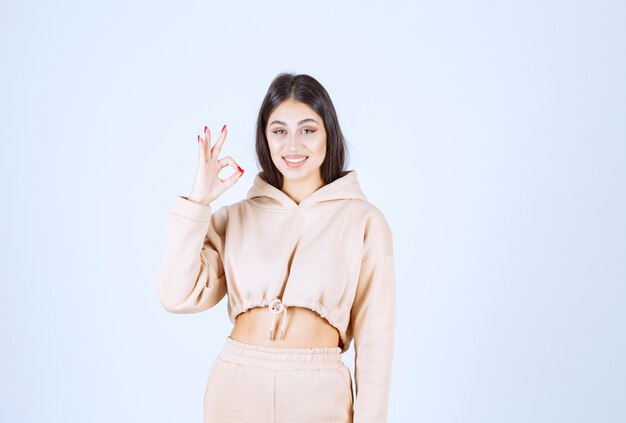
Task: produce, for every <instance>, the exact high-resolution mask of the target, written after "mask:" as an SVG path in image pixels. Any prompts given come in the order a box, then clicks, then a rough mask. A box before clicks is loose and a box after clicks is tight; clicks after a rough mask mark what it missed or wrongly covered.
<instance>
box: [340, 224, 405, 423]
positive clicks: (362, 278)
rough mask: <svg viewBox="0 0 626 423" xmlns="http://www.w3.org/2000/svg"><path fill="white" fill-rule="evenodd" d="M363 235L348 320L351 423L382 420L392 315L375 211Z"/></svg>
mask: <svg viewBox="0 0 626 423" xmlns="http://www.w3.org/2000/svg"><path fill="white" fill-rule="evenodd" d="M373 220H374V222H372V224H371V225H370V227H369V229H368V230H367V231H366V235H365V250H364V260H363V261H362V263H361V270H360V273H359V280H358V285H357V289H356V295H355V299H354V303H353V306H352V310H351V314H350V320H351V326H352V331H353V336H354V361H355V365H354V378H355V387H356V399H355V407H354V423H366V422H367V423H382V422H386V421H387V409H388V397H389V390H390V387H391V366H392V360H393V349H394V347H393V344H394V331H395V313H396V287H395V267H394V258H393V241H392V236H391V230H390V228H389V225H388V224H387V222H386V220H385V219H384V217H382V215H381V214H378V218H377V219H373Z"/></svg>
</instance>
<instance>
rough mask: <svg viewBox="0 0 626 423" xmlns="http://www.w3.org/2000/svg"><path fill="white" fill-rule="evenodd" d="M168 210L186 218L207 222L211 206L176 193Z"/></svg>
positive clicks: (209, 217)
mask: <svg viewBox="0 0 626 423" xmlns="http://www.w3.org/2000/svg"><path fill="white" fill-rule="evenodd" d="M170 211H171V212H172V213H174V214H177V215H179V216H182V217H186V218H187V219H191V220H196V221H199V222H208V221H209V220H210V219H211V212H212V211H213V210H212V208H211V206H210V205H208V206H205V205H203V204H199V203H196V202H195V201H191V200H189V199H188V198H187V197H185V196H183V195H177V196H176V199H175V200H174V204H173V205H172V208H171V209H170Z"/></svg>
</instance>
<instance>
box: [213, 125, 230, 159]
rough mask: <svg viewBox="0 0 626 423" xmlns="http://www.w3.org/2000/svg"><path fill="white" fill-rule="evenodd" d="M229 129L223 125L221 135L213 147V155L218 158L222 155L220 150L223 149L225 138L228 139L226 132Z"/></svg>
mask: <svg viewBox="0 0 626 423" xmlns="http://www.w3.org/2000/svg"><path fill="white" fill-rule="evenodd" d="M227 132H228V129H226V125H224V126H222V132H221V133H220V137H219V138H218V139H217V141H216V142H215V145H214V146H213V147H212V148H211V157H213V158H215V159H217V158H218V157H219V156H220V152H221V151H222V145H223V144H224V140H225V139H226V133H227Z"/></svg>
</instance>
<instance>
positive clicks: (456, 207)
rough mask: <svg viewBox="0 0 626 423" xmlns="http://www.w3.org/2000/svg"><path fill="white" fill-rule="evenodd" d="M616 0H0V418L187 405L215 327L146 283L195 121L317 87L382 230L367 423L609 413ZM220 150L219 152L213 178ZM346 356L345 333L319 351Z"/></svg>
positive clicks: (625, 409) (242, 138) (98, 416)
mask: <svg viewBox="0 0 626 423" xmlns="http://www.w3.org/2000/svg"><path fill="white" fill-rule="evenodd" d="M625 18H626V7H625V6H624V3H623V2H617V1H616V2H604V1H593V2H592V1H577V2H566V1H553V2H539V1H530V2H529V1H525V2H521V1H516V2H512V1H508V2H488V1H478V2H450V1H448V2H410V3H409V2H395V1H391V2H390V1H386V2H377V3H372V2H357V1H351V2H329V1H319V2H309V3H297V2H286V1H285V2H252V1H251V2H219V3H218V2H177V3H176V4H174V3H166V2H145V1H130V2H128V1H127V2H103V1H102V2H67V1H60V2H32V1H30V2H29V1H20V2H16V1H11V2H3V5H2V13H0V37H1V38H0V47H1V48H0V57H1V58H2V66H1V67H0V76H1V81H2V82H1V84H2V88H1V93H0V112H1V113H0V140H1V143H0V148H1V150H0V164H1V166H0V172H1V174H0V184H1V186H2V204H3V207H2V208H1V213H2V215H1V216H0V229H1V231H2V233H1V235H2V236H1V237H0V239H1V240H2V244H1V250H0V252H1V257H2V261H1V263H2V264H1V267H0V280H1V287H0V288H1V295H0V321H1V326H0V327H1V334H0V335H1V336H2V348H1V349H0V375H1V377H0V398H1V399H0V402H1V405H0V420H1V421H3V422H41V421H46V422H92V423H97V422H138V421H146V422H147V421H150V422H199V421H201V418H202V395H203V390H204V384H205V382H206V377H207V375H208V371H209V368H210V366H211V363H212V362H213V360H214V358H215V356H216V355H217V354H218V352H219V350H220V349H221V347H222V344H223V342H224V338H225V337H226V336H227V335H228V334H229V333H230V330H231V329H232V325H231V323H230V321H229V320H228V318H227V315H226V300H223V301H222V302H221V303H220V304H218V305H217V306H216V307H215V308H214V309H211V310H209V311H207V312H204V313H199V314H195V315H175V314H171V313H168V312H166V311H165V310H164V309H163V308H162V307H161V305H160V303H159V300H158V297H157V293H156V278H157V273H158V270H159V265H160V260H161V255H162V252H163V247H164V239H165V228H166V227H165V225H166V219H167V213H168V210H169V208H170V206H171V204H172V203H173V200H174V197H175V196H176V195H186V194H188V193H189V191H190V190H191V187H192V183H193V178H194V175H195V170H196V160H197V141H196V135H197V134H198V133H200V132H201V131H202V128H203V127H204V125H208V126H209V127H210V128H211V130H212V131H213V132H214V133H215V134H217V133H218V132H219V130H220V129H221V127H222V125H223V124H224V123H226V124H228V126H229V136H228V139H227V140H226V144H225V146H224V149H223V154H222V155H223V156H225V155H231V156H232V157H234V158H235V159H236V160H237V161H238V163H239V164H240V165H241V166H242V167H243V168H244V169H246V173H245V174H244V176H243V178H242V179H241V180H240V181H239V182H238V183H237V184H236V185H235V186H234V187H232V188H231V189H230V190H228V191H227V192H226V193H224V194H223V195H222V196H221V197H220V198H219V199H218V200H217V201H216V203H215V206H216V207H219V206H222V205H226V204H230V203H234V202H236V201H239V200H241V199H242V198H244V196H245V194H246V192H247V190H248V189H249V188H250V186H251V184H252V180H253V178H254V176H255V174H256V172H257V171H258V170H259V169H258V167H257V165H256V159H255V155H254V134H255V132H254V131H255V124H256V116H257V113H258V108H259V106H260V104H261V100H262V99H263V96H264V95H265V92H266V90H267V88H268V86H269V83H270V82H271V80H272V79H273V78H274V77H275V76H276V75H277V74H278V73H280V72H283V71H289V72H297V73H308V74H310V75H312V76H314V77H315V78H317V79H318V80H319V81H320V82H321V83H322V84H323V85H324V86H325V87H326V89H327V90H328V92H329V93H330V95H331V98H332V100H333V102H334V104H335V107H336V109H337V112H338V115H339V120H340V124H341V127H342V129H343V132H344V134H345V135H346V138H347V141H348V144H349V146H350V157H351V160H350V164H349V168H351V169H357V171H358V174H359V179H360V183H361V187H362V189H363V191H364V192H365V194H366V196H367V197H368V199H369V200H370V201H371V202H372V203H374V204H375V205H377V206H378V207H379V208H380V209H381V210H382V211H383V212H384V213H385V215H386V217H387V219H388V221H389V223H390V225H391V227H392V229H393V233H394V246H395V252H396V269H397V271H396V273H397V288H398V311H397V318H398V320H397V322H398V323H397V332H396V344H395V345H396V352H395V361H394V367H393V374H392V388H391V393H390V410H389V421H390V422H428V423H457V422H464V423H501V422H507V423H516V422H520V423H528V422H533V423H542V422H545V423H554V422H567V423H577V422H603V423H609V422H624V421H626V406H625V405H624V404H625V403H624V401H623V399H624V396H625V394H626V337H625V336H624V334H625V332H626V312H625V311H624V305H625V304H626V260H625V259H626V241H625V239H626V222H625V216H626V196H625V192H626V142H625V141H626V130H625V126H626V123H625V122H626V119H625V118H626V114H625V111H626V89H625V88H626V83H625V78H624V75H626V51H625V50H626V49H625V47H626V25H624V22H625V21H626V19H625ZM230 173H231V171H230V170H229V171H225V172H224V173H222V175H223V176H224V177H226V176H228V175H229V174H230ZM343 358H344V361H345V362H346V363H347V364H348V366H349V367H350V368H351V369H354V367H353V362H352V360H353V358H354V354H353V349H352V347H351V349H350V350H349V351H348V352H347V353H346V354H344V356H343Z"/></svg>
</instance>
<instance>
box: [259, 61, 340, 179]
mask: <svg viewBox="0 0 626 423" xmlns="http://www.w3.org/2000/svg"><path fill="white" fill-rule="evenodd" d="M289 99H293V100H297V101H300V102H302V103H305V104H307V105H308V106H309V107H311V108H312V109H313V110H314V111H315V112H316V113H317V114H318V115H320V116H321V117H322V120H323V122H324V129H325V131H326V156H325V157H324V161H323V162H322V165H321V167H320V172H321V176H322V180H323V181H324V184H329V183H331V182H332V181H334V180H335V179H337V178H339V177H341V176H344V175H345V173H347V172H346V171H345V170H344V166H345V165H346V156H347V154H348V153H347V150H346V143H345V139H344V137H343V134H342V132H341V128H340V127H339V120H338V119H337V113H336V112H335V106H334V105H333V102H332V101H331V99H330V96H329V95H328V92H327V91H326V89H325V88H324V87H323V86H322V84H320V83H319V82H318V81H317V80H316V79H315V78H313V77H312V76H310V75H306V74H294V73H286V72H283V73H280V74H278V75H277V76H276V78H274V80H273V81H272V83H271V84H270V87H269V88H268V90H267V94H266V95H265V98H264V99H263V103H262V104H261V108H260V110H259V115H258V118H257V126H256V155H257V160H258V162H259V165H260V166H261V169H262V170H263V172H262V174H261V177H262V178H263V179H264V180H265V181H266V182H268V183H269V184H271V185H273V186H275V187H276V188H278V189H281V187H282V185H283V175H282V173H280V171H279V170H278V168H277V167H276V166H275V165H274V162H273V161H272V156H271V154H270V149H269V145H268V142H267V137H266V135H265V130H266V127H267V121H268V119H269V116H270V115H271V114H272V112H273V111H274V109H276V107H278V106H279V105H280V104H281V103H282V102H283V101H285V100H289Z"/></svg>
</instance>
